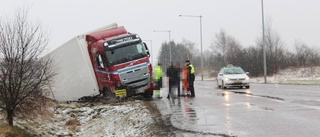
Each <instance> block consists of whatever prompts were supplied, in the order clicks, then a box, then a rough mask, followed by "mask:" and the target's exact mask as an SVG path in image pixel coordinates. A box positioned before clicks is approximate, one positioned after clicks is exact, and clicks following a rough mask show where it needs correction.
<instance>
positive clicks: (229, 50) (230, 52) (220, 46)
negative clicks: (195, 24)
mask: <svg viewBox="0 0 320 137" xmlns="http://www.w3.org/2000/svg"><path fill="white" fill-rule="evenodd" d="M215 36H216V37H215V41H214V42H212V43H211V50H212V53H214V54H216V55H221V56H222V57H223V66H226V65H227V64H229V63H235V62H238V60H237V59H238V58H239V56H240V55H241V49H242V47H241V45H240V44H239V42H238V41H237V40H236V39H235V38H234V37H232V36H229V35H227V33H226V32H225V31H224V30H223V29H221V30H220V33H217V34H216V35H215Z"/></svg>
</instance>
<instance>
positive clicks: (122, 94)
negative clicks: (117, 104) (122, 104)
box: [115, 89, 127, 97]
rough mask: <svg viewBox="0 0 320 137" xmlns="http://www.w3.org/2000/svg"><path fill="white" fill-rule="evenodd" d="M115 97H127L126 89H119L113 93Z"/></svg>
mask: <svg viewBox="0 0 320 137" xmlns="http://www.w3.org/2000/svg"><path fill="white" fill-rule="evenodd" d="M115 93H116V96H117V97H125V96H127V90H126V89H119V90H116V91H115Z"/></svg>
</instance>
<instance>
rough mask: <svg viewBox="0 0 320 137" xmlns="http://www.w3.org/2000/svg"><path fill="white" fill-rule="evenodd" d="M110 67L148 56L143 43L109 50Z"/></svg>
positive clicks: (107, 52)
mask: <svg viewBox="0 0 320 137" xmlns="http://www.w3.org/2000/svg"><path fill="white" fill-rule="evenodd" d="M106 54H107V58H108V65H116V64H121V63H124V62H128V61H132V60H136V59H139V58H143V57H146V56H147V53H146V49H145V47H144V45H143V44H142V43H137V44H131V45H128V46H124V47H121V48H117V49H113V50H110V51H109V50H107V51H106Z"/></svg>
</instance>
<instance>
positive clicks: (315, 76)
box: [196, 66, 320, 85]
mask: <svg viewBox="0 0 320 137" xmlns="http://www.w3.org/2000/svg"><path fill="white" fill-rule="evenodd" d="M203 75H204V78H203V79H204V80H216V75H213V73H212V72H204V74H203ZM249 77H250V82H251V83H264V77H251V76H250V74H249ZM266 78H267V83H283V84H317V85H320V66H319V67H303V68H288V69H285V70H280V71H279V72H278V73H277V74H274V75H273V76H267V77H266ZM196 80H201V74H198V75H197V76H196Z"/></svg>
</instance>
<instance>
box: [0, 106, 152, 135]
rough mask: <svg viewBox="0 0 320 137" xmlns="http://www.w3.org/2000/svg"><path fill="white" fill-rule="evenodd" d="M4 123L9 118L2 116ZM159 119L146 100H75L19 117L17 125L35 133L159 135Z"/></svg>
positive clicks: (16, 119)
mask: <svg viewBox="0 0 320 137" xmlns="http://www.w3.org/2000/svg"><path fill="white" fill-rule="evenodd" d="M1 120H2V122H4V120H5V118H4V117H2V118H1ZM156 121H157V120H156V119H154V116H152V114H151V112H150V111H149V110H148V109H147V107H146V105H145V104H144V102H143V101H140V100H136V101H126V102H122V103H116V104H103V103H71V104H64V103H62V104H56V105H54V106H52V107H50V108H49V111H48V112H47V115H43V114H41V115H38V114H35V115H34V116H32V118H23V117H19V118H15V123H14V124H15V126H18V127H20V128H22V129H25V130H27V131H29V132H31V133H36V135H35V136H45V137H50V136H64V137H65V136H78V137H88V136H91V137H102V136H104V137H112V136H117V137H118V136H132V137H137V136H155V134H157V133H156V132H158V131H156V130H155V129H156V124H157V123H156Z"/></svg>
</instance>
